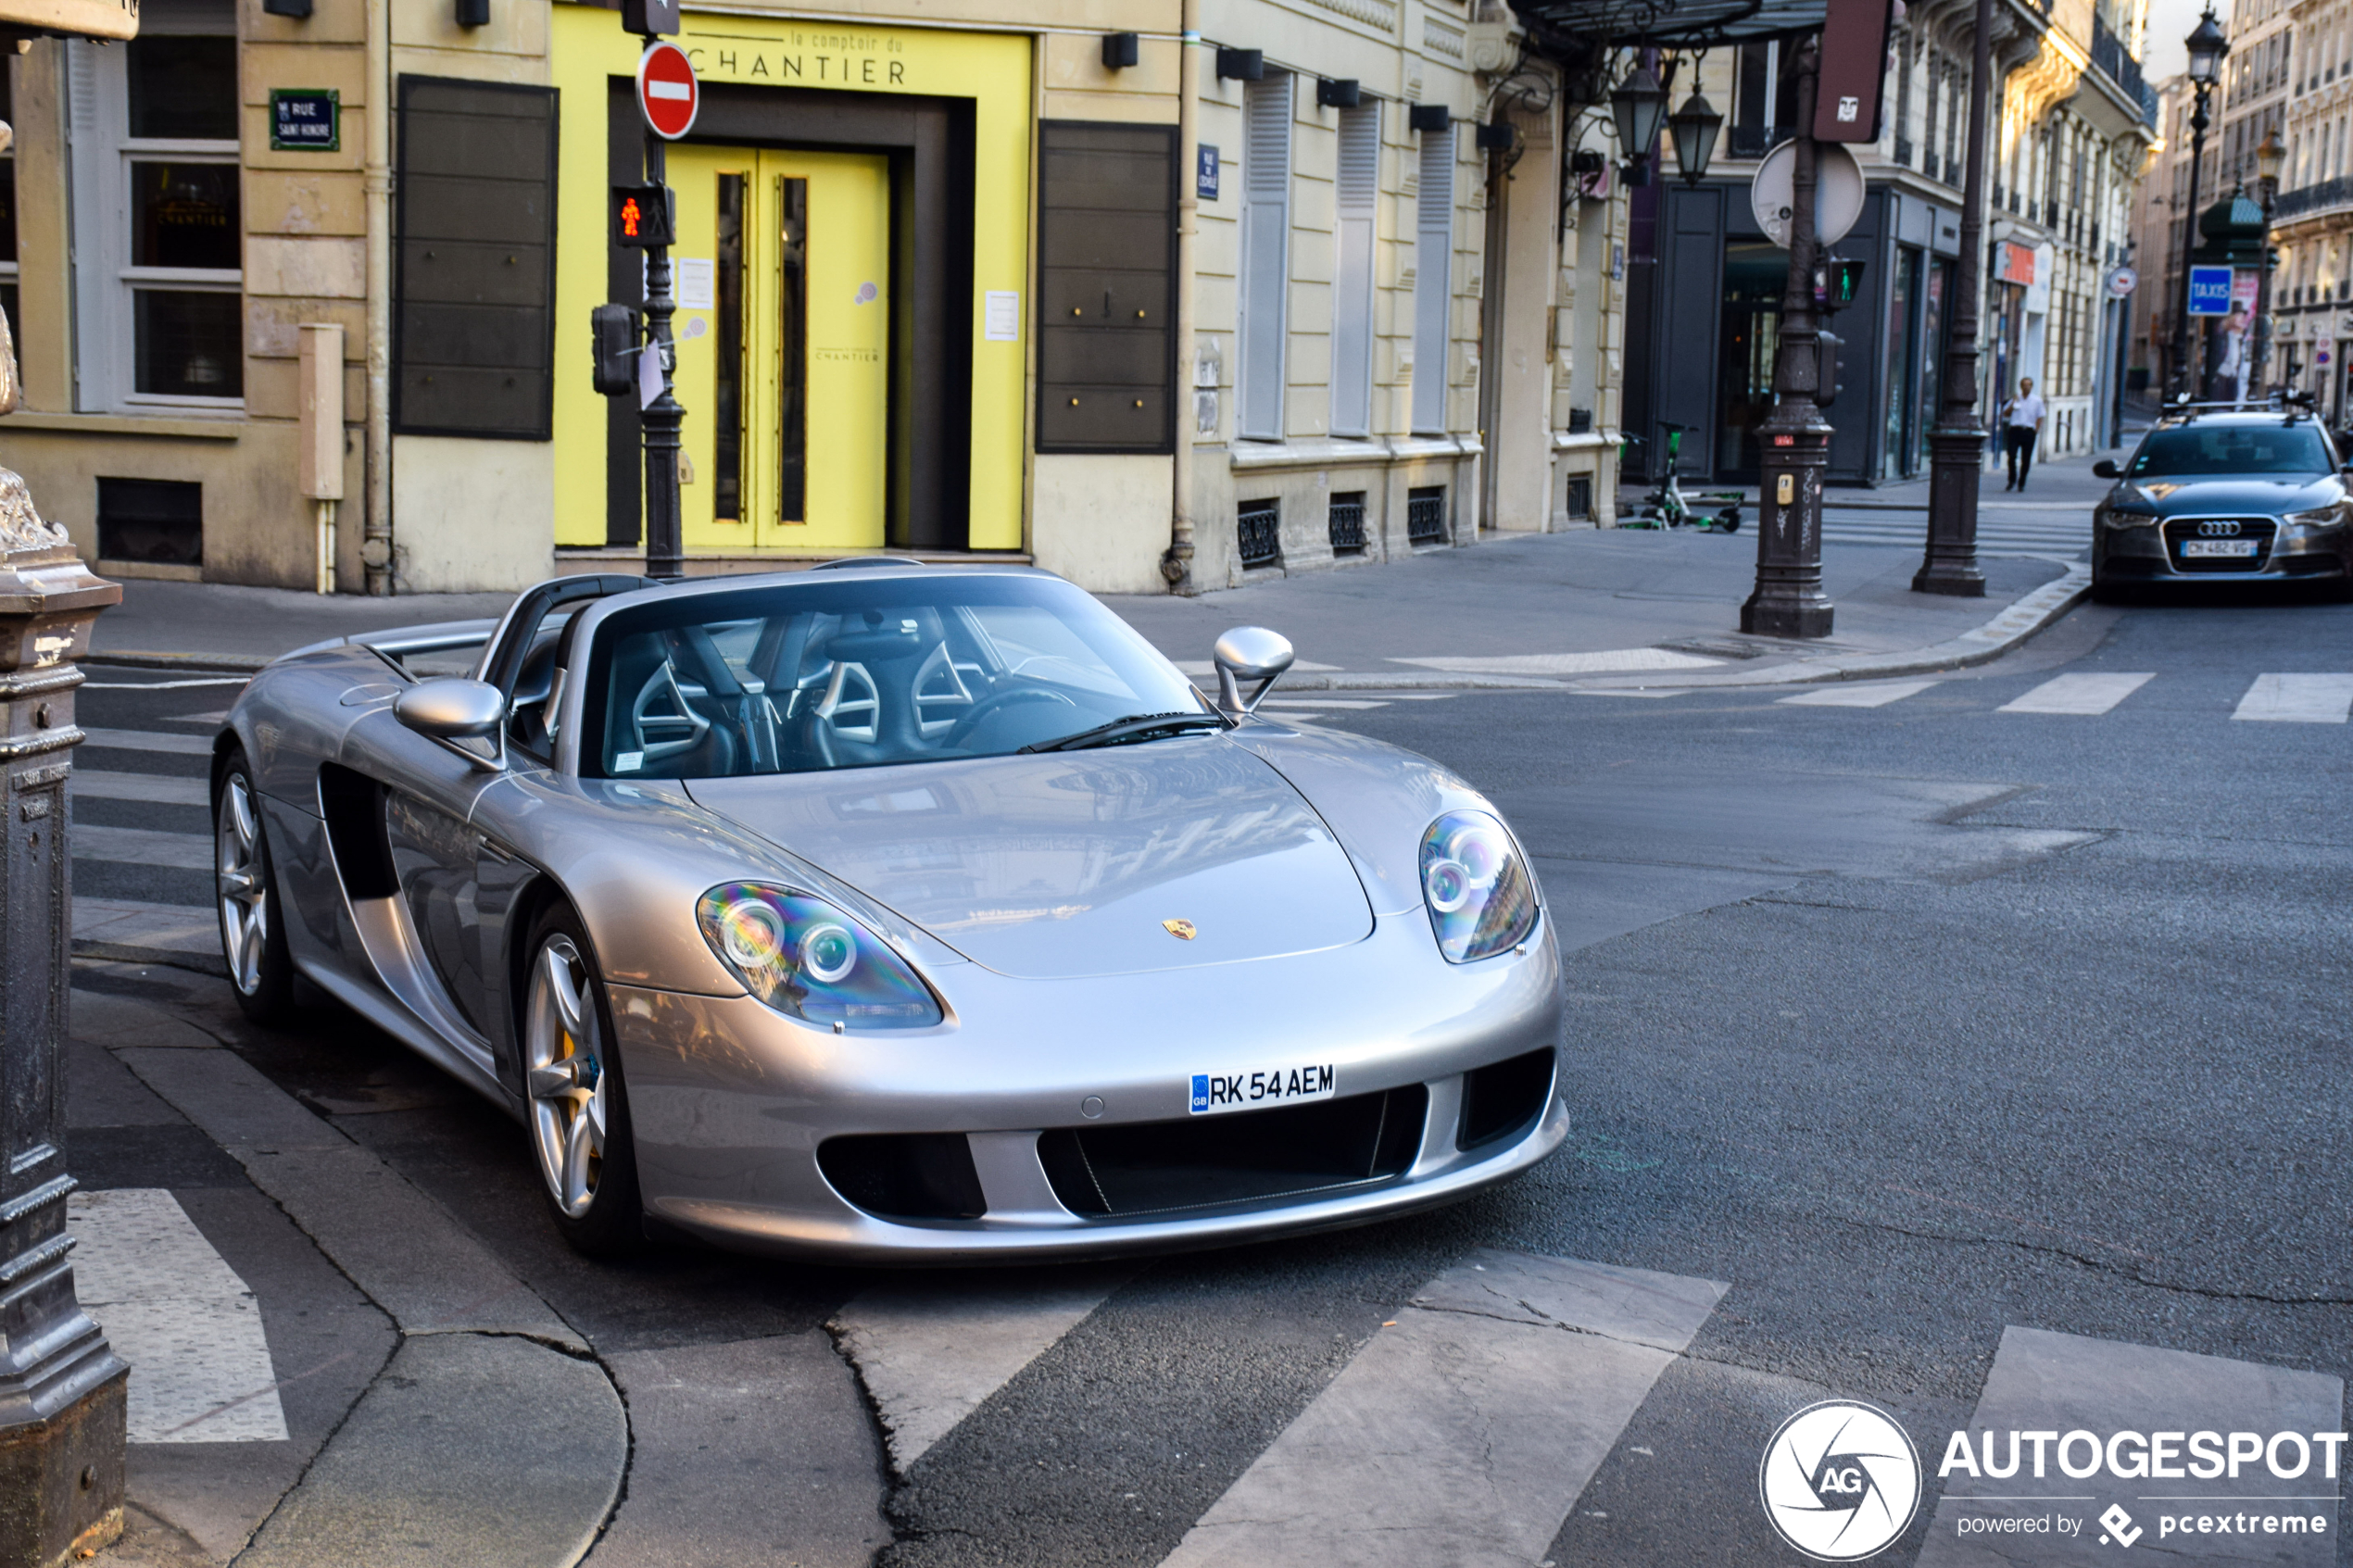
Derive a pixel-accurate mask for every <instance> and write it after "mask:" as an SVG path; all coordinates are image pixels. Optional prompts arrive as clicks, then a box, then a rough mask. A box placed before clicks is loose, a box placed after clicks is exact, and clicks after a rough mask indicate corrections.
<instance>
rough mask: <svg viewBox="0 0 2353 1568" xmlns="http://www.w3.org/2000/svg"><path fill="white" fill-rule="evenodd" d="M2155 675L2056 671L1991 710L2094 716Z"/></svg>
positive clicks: (2120, 700)
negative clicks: (2037, 684) (2073, 673)
mask: <svg viewBox="0 0 2353 1568" xmlns="http://www.w3.org/2000/svg"><path fill="white" fill-rule="evenodd" d="M2155 678H2156V677H2155V676H2154V675H2153V674H2140V675H2057V676H2053V677H2052V678H2051V679H2050V680H2047V681H2045V682H2044V683H2043V684H2041V685H2039V686H2037V687H2035V688H2034V689H2033V690H2032V691H2031V692H2028V693H2027V694H2026V695H2025V696H2021V697H2020V698H2018V699H2017V700H2016V701H2014V702H2006V703H2004V704H2003V705H2002V706H2001V707H1999V708H1997V709H1994V711H1995V712H1996V713H2074V714H2081V715H2084V716H2086V717H2090V716H2095V715H2098V714H2102V713H2105V712H2107V711H2108V709H2111V708H2114V707H2115V706H2116V705H2117V704H2118V703H2120V702H2122V701H2123V700H2124V699H2125V698H2126V697H2128V696H2132V695H2133V693H2134V692H2136V691H2139V690H2140V689H2141V688H2142V687H2143V686H2145V685H2146V684H2148V683H2149V682H2150V681H2152V680H2154V679H2155Z"/></svg>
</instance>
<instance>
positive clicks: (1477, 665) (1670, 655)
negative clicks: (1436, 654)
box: [1389, 648, 1724, 675]
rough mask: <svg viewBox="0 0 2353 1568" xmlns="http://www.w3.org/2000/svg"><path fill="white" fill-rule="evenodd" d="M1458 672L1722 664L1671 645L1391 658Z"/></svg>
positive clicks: (1555, 672) (1579, 671)
mask: <svg viewBox="0 0 2353 1568" xmlns="http://www.w3.org/2000/svg"><path fill="white" fill-rule="evenodd" d="M1389 662H1390V663H1391V664H1418V665H1420V666H1421V667H1422V668H1423V669H1425V670H1443V671H1448V672H1449V673H1453V674H1461V675H1592V674H1599V673H1601V672H1603V671H1613V670H1704V669H1709V668H1712V667H1713V666H1716V665H1718V664H1721V663H1723V662H1724V661H1723V660H1722V659H1702V658H1700V657H1699V655H1697V654H1695V653H1677V652H1676V651H1675V650H1674V649H1672V648H1610V649H1605V650H1604V651H1602V652H1600V653H1507V654H1488V655H1485V656H1483V657H1474V656H1467V655H1453V654H1448V655H1445V656H1444V657H1441V658H1431V659H1390V661H1389Z"/></svg>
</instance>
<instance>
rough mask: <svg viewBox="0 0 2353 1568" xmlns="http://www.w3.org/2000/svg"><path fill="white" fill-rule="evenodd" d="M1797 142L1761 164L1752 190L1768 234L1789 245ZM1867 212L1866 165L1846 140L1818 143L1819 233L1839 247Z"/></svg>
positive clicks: (1752, 205) (1759, 224)
mask: <svg viewBox="0 0 2353 1568" xmlns="http://www.w3.org/2000/svg"><path fill="white" fill-rule="evenodd" d="M1796 173H1797V144H1796V142H1794V141H1788V142H1783V143H1782V144H1780V146H1778V147H1775V148H1774V149H1773V150H1772V151H1771V152H1769V153H1767V154H1766V155H1765V161H1764V162H1762V163H1760V164H1758V165H1757V166H1756V179H1755V182H1753V183H1751V184H1750V186H1749V188H1748V205H1749V210H1750V211H1752V212H1754V213H1755V215H1756V226H1757V227H1758V228H1760V229H1762V230H1764V231H1765V237H1766V238H1768V239H1769V240H1771V241H1772V242H1773V243H1774V244H1775V245H1779V246H1780V247H1781V248H1782V249H1783V250H1787V249H1788V248H1789V220H1790V203H1791V202H1792V201H1793V200H1794V199H1795V196H1794V189H1795V183H1796ZM1862 216H1863V166H1862V165H1861V164H1859V163H1856V161H1855V155H1854V154H1853V153H1851V152H1848V151H1847V150H1846V146H1845V144H1843V143H1842V142H1817V143H1815V144H1814V237H1815V238H1816V239H1817V240H1818V241H1819V242H1820V243H1821V244H1823V245H1836V244H1838V242H1839V241H1841V240H1843V239H1844V238H1846V235H1847V232H1848V231H1849V230H1851V229H1853V228H1854V227H1855V224H1856V220H1858V219H1860V218H1861V217H1862Z"/></svg>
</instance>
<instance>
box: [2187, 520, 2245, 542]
mask: <svg viewBox="0 0 2353 1568" xmlns="http://www.w3.org/2000/svg"><path fill="white" fill-rule="evenodd" d="M2197 532H2198V536H2199V537H2200V538H2205V539H2234V538H2236V537H2237V536H2238V532H2239V525H2238V523H2237V522H2236V521H2233V520H2232V519H2230V518H2210V519H2208V521H2204V522H2201V523H2199V524H2198V525H2197Z"/></svg>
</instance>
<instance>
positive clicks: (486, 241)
mask: <svg viewBox="0 0 2353 1568" xmlns="http://www.w3.org/2000/svg"><path fill="white" fill-rule="evenodd" d="M399 129H400V152H399V174H398V182H397V184H396V187H395V189H396V191H397V193H398V199H399V212H398V216H397V218H396V233H397V235H398V238H397V241H396V245H395V247H394V256H395V258H396V259H395V263H394V265H395V267H396V273H395V276H394V280H393V307H392V320H393V329H392V332H393V336H392V354H393V395H392V424H393V428H394V429H395V430H397V431H402V432H405V433H412V434H422V435H466V436H476V437H489V438H493V439H498V438H504V439H508V440H523V441H545V440H547V439H548V437H549V435H550V434H551V433H552V430H553V412H554V398H555V381H554V376H553V360H554V357H555V338H554V332H555V292H556V289H555V283H556V273H555V263H556V245H555V240H556V93H555V90H554V89H553V88H548V87H522V86H512V85H510V84H508V83H505V82H458V81H449V80H446V79H443V78H439V77H424V76H403V77H402V78H401V79H400V124H399Z"/></svg>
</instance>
